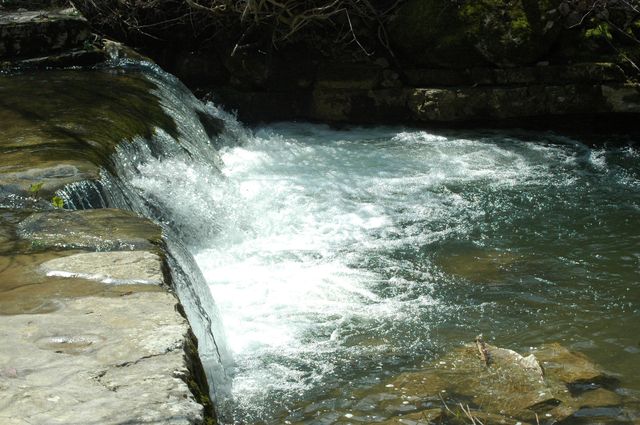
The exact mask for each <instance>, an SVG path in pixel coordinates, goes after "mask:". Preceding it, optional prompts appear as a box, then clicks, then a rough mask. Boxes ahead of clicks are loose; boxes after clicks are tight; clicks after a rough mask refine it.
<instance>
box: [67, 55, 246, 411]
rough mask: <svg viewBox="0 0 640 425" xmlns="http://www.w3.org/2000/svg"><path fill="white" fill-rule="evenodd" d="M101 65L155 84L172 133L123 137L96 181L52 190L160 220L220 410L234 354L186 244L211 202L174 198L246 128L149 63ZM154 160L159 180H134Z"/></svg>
mask: <svg viewBox="0 0 640 425" xmlns="http://www.w3.org/2000/svg"><path fill="white" fill-rule="evenodd" d="M108 66H109V67H110V68H116V69H123V70H125V71H126V70H129V71H133V72H142V73H143V75H144V76H145V77H146V78H147V79H148V80H149V81H150V82H152V83H153V84H154V85H155V86H156V89H154V90H153V92H154V93H153V94H155V95H156V96H157V98H158V100H159V102H160V104H161V107H162V108H163V110H164V111H165V112H166V114H167V115H168V116H169V117H171V118H172V119H173V120H174V122H175V124H176V126H177V130H178V131H177V134H178V137H177V138H174V137H172V136H171V135H170V134H169V133H168V132H167V131H165V130H164V129H162V128H156V129H155V132H154V135H153V136H152V137H151V138H150V139H145V138H143V137H140V136H136V137H135V138H134V139H133V140H131V141H122V143H120V144H119V145H118V146H117V148H116V152H115V154H114V155H113V156H112V158H110V161H111V164H109V165H110V169H111V171H109V170H107V168H103V169H101V177H100V180H99V181H81V182H76V183H72V184H70V185H68V186H67V187H65V188H64V189H63V190H61V191H59V193H58V195H59V196H61V197H62V198H63V199H64V201H65V205H66V206H67V207H68V208H71V209H91V208H120V209H125V210H131V211H134V212H136V213H138V214H140V215H142V216H144V217H147V218H150V219H151V220H153V221H155V222H156V223H158V224H159V225H161V226H162V229H163V235H164V239H165V242H166V246H167V252H168V259H167V260H168V263H169V268H170V272H171V278H172V281H173V284H174V290H175V291H176V293H177V295H178V298H179V299H180V302H181V304H182V305H183V306H184V309H185V313H186V315H187V318H188V320H189V322H190V324H191V327H192V329H193V331H194V334H195V335H196V337H197V338H198V343H199V346H198V349H199V354H200V358H201V361H202V364H203V366H204V369H205V372H206V374H207V380H208V382H209V386H210V396H211V398H212V400H213V401H214V404H215V406H216V409H217V414H218V415H219V416H220V417H224V415H225V410H226V409H227V407H226V406H228V404H229V403H230V389H229V388H230V377H229V376H228V370H229V368H230V367H231V365H232V363H233V360H232V358H231V354H230V352H229V350H228V348H227V345H226V337H225V335H224V330H223V327H222V319H221V318H220V316H219V313H218V309H217V307H216V304H215V301H214V300H213V298H212V296H211V292H210V291H209V288H208V287H207V284H206V282H205V280H204V278H203V276H202V273H201V272H200V270H199V268H198V266H197V264H196V263H195V261H194V259H193V256H192V255H191V253H190V252H189V250H188V249H187V247H188V246H190V245H192V244H196V243H198V240H200V238H201V237H202V236H203V235H207V234H208V235H211V234H214V233H215V232H216V231H217V229H216V225H215V223H216V220H215V214H216V213H215V211H212V210H209V209H208V207H207V206H208V205H211V203H210V202H208V203H199V204H190V205H181V204H180V202H182V199H181V197H180V192H181V191H184V190H187V191H194V192H198V191H203V189H202V188H204V187H211V186H212V185H215V182H216V180H219V179H222V178H223V177H222V176H221V174H220V171H219V167H220V165H221V162H220V158H219V156H218V153H217V147H218V146H220V145H223V144H224V145H230V144H231V145H233V144H235V143H238V141H239V140H241V139H242V138H245V137H247V133H246V130H244V129H243V128H242V126H241V125H240V124H239V123H238V122H237V121H236V120H235V118H234V117H233V116H232V115H230V114H227V113H225V112H224V111H222V110H220V109H218V108H216V107H215V106H214V105H213V104H204V103H202V102H200V101H199V100H197V99H196V98H195V97H194V95H193V94H192V93H191V92H190V91H189V90H188V89H187V88H186V87H185V86H184V85H183V84H182V83H181V82H180V81H179V80H178V79H177V78H175V77H174V76H172V75H170V74H168V73H166V72H164V71H162V70H161V69H160V68H159V67H158V66H156V65H154V64H150V63H143V62H135V61H130V60H119V61H113V62H112V63H110V64H109V65H108ZM208 126H209V127H215V126H218V128H208ZM158 164H161V165H160V166H161V167H162V168H164V172H162V173H158V174H157V176H158V180H157V181H155V182H154V185H152V187H150V188H148V190H140V188H138V187H136V186H135V185H134V184H133V182H134V181H136V179H139V178H141V170H144V169H145V167H150V166H158ZM166 167H175V168H173V169H166ZM191 167H195V168H197V169H199V170H200V171H201V173H200V174H199V175H200V176H202V175H206V176H208V178H207V181H192V180H190V177H192V176H191V175H190V173H189V171H188V170H187V168H189V169H190V168H191ZM162 179H168V180H164V181H163V180H162ZM169 180H170V181H169ZM203 193H204V191H203ZM190 199H197V196H195V197H193V196H192V197H190ZM180 206H182V207H183V208H180Z"/></svg>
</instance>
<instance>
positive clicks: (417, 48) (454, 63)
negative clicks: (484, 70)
mask: <svg viewBox="0 0 640 425" xmlns="http://www.w3.org/2000/svg"><path fill="white" fill-rule="evenodd" d="M388 32H389V37H390V39H391V42H392V44H393V48H394V49H395V50H396V51H397V52H398V53H400V54H401V55H402V56H403V57H404V58H405V59H407V60H409V61H410V62H413V63H415V64H416V65H420V66H441V67H445V68H449V67H455V68H466V67H470V66H475V65H482V64H483V63H484V60H483V58H482V57H481V56H480V55H479V54H478V53H477V51H476V49H475V48H474V45H473V41H472V39H471V37H470V34H469V32H468V30H467V28H466V23H465V22H464V20H463V16H462V14H461V9H460V7H459V6H458V5H457V4H456V3H455V2H453V1H451V0H409V1H407V2H406V3H404V4H403V5H402V6H401V7H400V8H399V9H398V11H397V12H396V14H395V16H394V17H393V19H392V21H391V22H390V24H389V28H388Z"/></svg>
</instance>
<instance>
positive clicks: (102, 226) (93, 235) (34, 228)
mask: <svg viewBox="0 0 640 425" xmlns="http://www.w3.org/2000/svg"><path fill="white" fill-rule="evenodd" d="M17 234H18V235H19V236H20V237H22V238H23V239H27V240H29V241H30V242H31V243H32V244H34V245H36V246H38V247H41V248H46V247H56V248H85V249H89V250H92V251H115V250H120V251H121V250H145V249H146V250H149V249H155V248H157V247H158V246H159V245H160V244H161V243H162V242H161V241H162V235H161V230H160V228H159V227H158V226H157V225H155V224H153V223H152V222H151V221H149V220H147V219H145V218H141V217H138V216H136V215H135V214H133V213H131V212H128V211H122V210H116V209H108V208H102V209H97V210H81V211H47V212H41V213H34V214H32V215H31V216H29V217H27V218H26V219H25V220H23V221H22V222H20V224H19V225H18V229H17Z"/></svg>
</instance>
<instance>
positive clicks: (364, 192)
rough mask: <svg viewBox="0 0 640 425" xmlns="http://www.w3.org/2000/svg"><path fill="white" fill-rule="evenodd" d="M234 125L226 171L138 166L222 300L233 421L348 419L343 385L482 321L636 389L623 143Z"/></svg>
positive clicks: (424, 355) (377, 373)
mask: <svg viewBox="0 0 640 425" xmlns="http://www.w3.org/2000/svg"><path fill="white" fill-rule="evenodd" d="M235 131H236V133H237V138H239V139H240V140H239V142H237V143H231V144H229V143H227V146H226V147H223V148H222V149H221V151H220V156H221V159H222V162H223V165H221V173H222V175H219V174H217V171H215V170H212V169H211V167H208V166H205V165H202V164H199V163H198V162H197V161H195V162H192V161H189V160H185V159H184V158H183V159H180V158H174V159H160V160H158V161H152V162H149V163H147V164H143V165H142V166H141V167H140V175H139V176H138V177H137V178H135V179H134V180H133V184H134V185H135V186H137V187H139V188H141V189H143V190H145V191H147V192H152V193H153V194H154V196H157V197H164V198H166V200H165V202H164V203H165V204H166V205H167V208H169V209H171V214H170V215H171V217H173V220H175V222H176V223H178V224H179V226H182V227H183V228H182V233H183V235H186V241H187V243H188V244H189V245H190V250H191V251H192V253H193V254H194V255H195V258H196V260H197V263H198V265H199V267H200V269H201V270H202V272H203V274H204V276H205V278H206V280H207V282H208V284H209V286H210V289H211V293H212V295H213V298H214V299H215V301H216V303H217V305H218V308H219V309H220V313H221V317H222V319H223V324H224V328H225V332H226V338H227V343H228V346H229V348H230V350H231V352H232V355H233V359H234V367H233V370H230V375H231V377H232V384H231V390H230V391H231V396H232V397H233V402H232V405H231V408H230V409H229V410H230V411H229V412H227V415H226V416H228V417H227V418H226V421H227V422H233V423H238V424H245V423H246V424H253V423H269V424H282V423H286V422H287V421H289V422H305V423H314V424H315V423H323V424H329V423H343V422H339V421H340V420H341V419H342V420H344V418H345V416H344V415H349V413H348V412H351V411H352V409H353V408H354V404H356V403H357V400H354V399H352V398H351V397H352V394H353V392H352V391H353V390H356V389H359V390H362V389H363V388H364V389H366V388H368V387H372V386H374V385H376V384H377V383H379V382H383V381H384V380H385V379H386V378H387V377H389V376H392V375H394V374H396V373H399V372H401V371H404V370H410V369H415V368H419V367H420V366H421V365H422V364H424V363H428V362H429V361H430V360H433V359H434V358H435V357H436V356H437V355H439V354H441V353H443V352H446V351H447V350H448V349H451V348H453V347H455V346H458V345H459V344H461V343H463V342H468V341H470V340H472V339H473V338H474V337H475V335H477V334H479V333H484V335H485V338H487V339H489V340H490V341H491V342H492V343H494V344H495V345H499V346H503V347H508V348H512V349H516V350H526V349H528V348H529V347H532V346H536V345H540V344H542V343H549V342H561V343H562V344H564V345H565V346H567V347H568V348H571V349H575V350H579V351H582V352H584V353H586V354H588V355H589V356H590V357H592V358H593V359H595V360H596V361H597V362H599V363H600V364H602V365H603V366H604V367H605V368H606V369H607V370H608V371H610V372H612V373H614V374H619V375H620V376H621V380H622V387H623V391H624V392H626V393H628V394H634V395H636V396H637V395H638V393H639V392H640V373H639V372H638V370H637V366H638V365H639V364H640V322H639V319H640V307H639V303H640V282H639V281H638V280H639V279H638V276H639V271H640V148H638V147H637V146H636V145H635V144H633V143H632V142H622V143H621V141H620V140H616V141H615V142H616V143H615V144H614V143H613V142H614V140H611V141H609V143H608V142H607V141H601V142H600V144H599V146H600V147H598V148H590V147H588V146H587V145H585V144H581V143H580V142H578V141H576V140H571V139H568V138H561V137H558V136H554V135H551V134H539V133H538V134H531V133H522V134H519V135H515V136H506V135H504V134H499V133H492V132H486V133H482V132H470V133H452V132H449V133H447V132H440V133H434V132H426V131H417V130H402V129H397V128H396V129H391V128H376V129H351V130H348V131H335V130H330V129H328V128H327V127H324V126H314V125H308V124H304V125H303V124H299V125H294V124H281V125H276V126H272V127H268V128H262V129H257V130H255V132H254V133H253V134H252V133H249V132H247V131H242V130H241V129H236V130H235ZM158 176H160V177H158ZM369 413H370V414H371V415H374V416H375V415H378V416H377V420H381V419H382V418H384V416H385V412H383V411H380V412H376V411H374V412H369ZM346 417H347V418H348V417H349V416H346ZM344 423H346V422H344Z"/></svg>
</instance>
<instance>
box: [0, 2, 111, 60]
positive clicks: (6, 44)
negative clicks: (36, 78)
mask: <svg viewBox="0 0 640 425" xmlns="http://www.w3.org/2000/svg"><path fill="white" fill-rule="evenodd" d="M41 3H44V4H39V3H38V2H9V3H8V5H7V6H6V8H0V69H3V68H4V69H12V68H17V67H19V68H21V69H24V68H26V67H66V66H81V65H92V64H95V63H97V62H99V61H101V60H103V59H104V57H105V56H104V54H103V52H102V51H101V50H100V49H98V48H96V47H95V46H94V45H93V42H94V41H95V40H96V39H97V38H96V37H95V36H93V35H92V34H91V29H90V27H89V23H88V22H87V20H86V19H84V18H83V17H82V16H81V15H80V14H79V13H78V12H77V11H76V10H75V9H74V8H69V7H66V8H65V7H60V6H56V4H55V3H54V2H41ZM34 6H42V7H40V8H36V10H27V9H26V8H25V7H28V8H29V9H33V8H34Z"/></svg>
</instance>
